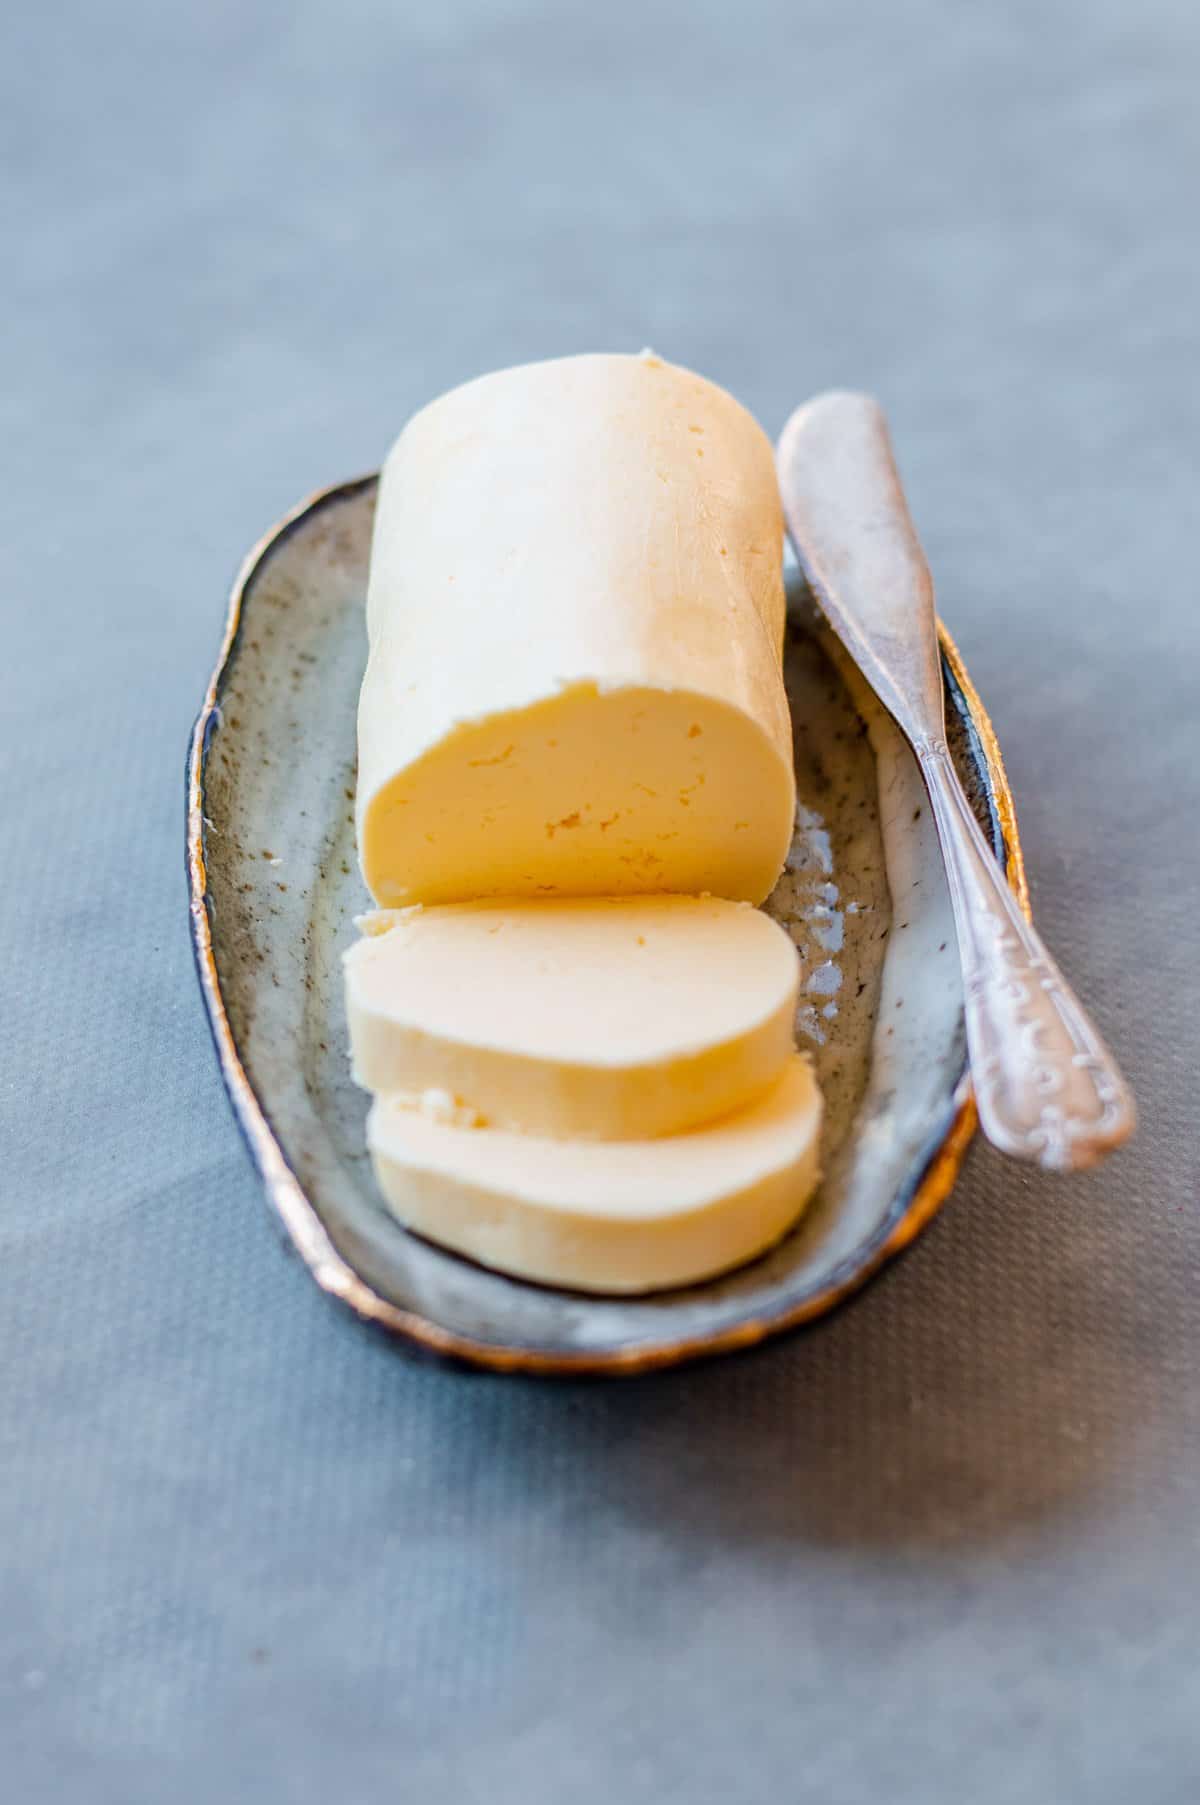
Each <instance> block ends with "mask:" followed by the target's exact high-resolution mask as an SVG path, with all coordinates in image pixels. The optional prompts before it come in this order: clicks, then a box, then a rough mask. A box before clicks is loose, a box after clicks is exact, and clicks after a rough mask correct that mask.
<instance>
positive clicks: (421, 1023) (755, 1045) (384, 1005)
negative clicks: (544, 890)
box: [345, 896, 799, 1141]
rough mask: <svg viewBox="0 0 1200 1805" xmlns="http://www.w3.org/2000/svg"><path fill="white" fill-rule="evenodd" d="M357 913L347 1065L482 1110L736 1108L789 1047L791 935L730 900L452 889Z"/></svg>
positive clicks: (524, 1123)
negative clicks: (441, 896) (446, 895)
mask: <svg viewBox="0 0 1200 1805" xmlns="http://www.w3.org/2000/svg"><path fill="white" fill-rule="evenodd" d="M364 925H365V926H366V928H367V932H366V933H365V934H364V937H363V938H362V939H361V940H360V941H358V942H357V944H356V945H355V946H353V947H351V949H350V951H349V952H348V954H347V955H346V960H345V978H346V1008H347V1015H348V1019H349V1023H350V1046H351V1054H352V1058H353V1061H354V1069H355V1076H356V1077H357V1078H358V1080H359V1082H360V1083H361V1084H364V1085H365V1086H366V1087H367V1088H368V1089H370V1090H374V1091H383V1092H402V1093H405V1094H407V1095H408V1096H409V1097H419V1096H420V1095H421V1094H423V1093H429V1092H431V1091H432V1092H433V1093H435V1094H437V1095H440V1096H442V1097H445V1098H447V1099H450V1100H451V1102H452V1106H453V1107H454V1108H457V1109H465V1110H466V1112H467V1114H468V1117H469V1118H471V1119H481V1120H482V1121H483V1122H485V1123H486V1124H488V1125H489V1126H491V1127H497V1128H505V1129H513V1130H519V1131H522V1132H524V1133H527V1134H536V1135H546V1136H552V1137H557V1138H569V1137H572V1136H576V1137H579V1138H582V1139H588V1140H606V1141H621V1140H645V1139H650V1138H652V1137H655V1136H658V1135H663V1134H675V1133H678V1132H680V1131H681V1130H683V1129H687V1128H691V1127H693V1126H695V1125H696V1124H697V1123H700V1122H705V1121H708V1120H711V1119H712V1118H713V1117H716V1116H721V1115H726V1114H728V1113H729V1112H731V1111H733V1110H736V1109H738V1108H740V1107H741V1106H742V1105H744V1104H745V1103H747V1102H748V1101H749V1100H750V1099H751V1098H752V1097H754V1096H755V1095H756V1094H758V1093H759V1092H761V1091H763V1090H764V1089H765V1088H766V1087H767V1086H768V1085H769V1084H771V1082H772V1081H773V1080H774V1079H775V1078H777V1077H778V1075H779V1073H780V1072H781V1070H782V1069H783V1066H784V1064H785V1063H786V1061H787V1059H788V1057H789V1056H790V1054H791V1053H792V1050H793V1021H794V1016H795V1008H796V990H797V985H798V980H799V961H798V958H797V954H796V949H795V947H794V945H793V944H792V942H791V940H790V939H789V938H788V936H787V935H786V934H785V933H784V931H783V929H782V928H780V927H778V926H777V925H776V924H775V923H774V922H773V921H771V920H769V919H768V917H767V916H765V915H762V914H760V913H759V912H758V911H757V910H755V909H752V908H750V907H749V905H747V904H740V903H731V902H726V901H721V900H718V899H716V898H703V897H687V896H655V897H624V898H612V899H604V900H596V899H579V900H573V901H562V902H520V901H511V902H503V903H461V904H446V905H442V906H440V907H433V908H417V909H408V910H403V911H399V912H397V913H395V914H382V915H378V916H375V917H373V918H370V919H369V920H368V921H367V922H366V923H365V924H364ZM443 1113H444V1112H443Z"/></svg>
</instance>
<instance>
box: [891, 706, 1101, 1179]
mask: <svg viewBox="0 0 1200 1805" xmlns="http://www.w3.org/2000/svg"><path fill="white" fill-rule="evenodd" d="M916 753H917V757H918V759H919V760H920V764H921V771H922V774H923V776H924V778H925V784H926V787H927V789H928V791H929V797H930V801H931V802H932V804H933V811H934V815H935V818H936V820H937V825H938V832H939V835H940V837H941V842H942V851H943V853H944V855H945V861H946V875H947V877H948V879H949V882H950V896H951V900H952V902H953V905H954V917H955V923H956V925H957V928H958V946H959V954H960V957H961V960H962V972H963V990H964V996H965V1008H966V1021H967V1045H968V1048H969V1050H970V1055H971V1076H972V1078H973V1080H974V1084H975V1100H976V1104H977V1106H978V1109H979V1120H980V1123H981V1125H982V1127H983V1131H984V1133H985V1134H986V1135H987V1137H988V1139H989V1141H991V1142H992V1143H993V1144H994V1145H995V1146H997V1147H999V1148H1000V1149H1001V1150H1002V1151H1003V1152H1005V1153H1010V1154H1013V1155H1014V1156H1015V1157H1016V1158H1018V1159H1028V1160H1036V1161H1037V1163H1038V1164H1039V1165H1041V1166H1044V1167H1046V1168H1047V1170H1049V1171H1054V1172H1069V1171H1073V1170H1078V1169H1080V1168H1082V1167H1085V1166H1090V1165H1093V1164H1094V1163H1095V1162H1096V1160H1098V1159H1100V1158H1102V1157H1103V1155H1104V1154H1105V1153H1107V1152H1109V1151H1110V1150H1111V1149H1112V1148H1113V1147H1115V1146H1118V1145H1119V1144H1120V1142H1121V1141H1123V1140H1125V1139H1126V1138H1127V1136H1128V1135H1129V1134H1130V1132H1131V1131H1132V1129H1133V1125H1134V1110H1133V1102H1132V1099H1131V1097H1130V1096H1129V1093H1128V1091H1127V1090H1126V1088H1125V1084H1124V1082H1123V1080H1122V1078H1121V1076H1120V1073H1119V1072H1118V1071H1117V1068H1116V1065H1115V1063H1114V1061H1113V1058H1112V1055H1111V1054H1110V1053H1109V1051H1108V1048H1107V1047H1106V1046H1105V1045H1104V1042H1103V1041H1102V1040H1101V1038H1100V1036H1099V1034H1098V1033H1097V1031H1096V1028H1095V1027H1094V1025H1093V1023H1092V1022H1091V1020H1090V1019H1089V1017H1088V1015H1087V1013H1086V1011H1085V1010H1084V1009H1083V1006H1082V1005H1081V1004H1080V1002H1079V1000H1078V998H1077V997H1076V996H1075V994H1074V992H1073V991H1072V989H1071V987H1070V985H1069V984H1068V983H1067V981H1066V979H1065V978H1064V977H1063V975H1062V973H1061V972H1060V971H1059V969H1058V967H1057V965H1055V963H1054V961H1053V959H1052V958H1051V957H1050V954H1049V953H1048V952H1047V950H1046V948H1045V946H1044V945H1043V943H1042V940H1041V938H1040V936H1039V935H1038V934H1037V933H1036V932H1035V931H1034V929H1033V928H1032V927H1030V925H1029V923H1028V922H1027V921H1026V920H1025V917H1024V916H1023V915H1022V913H1021V911H1020V909H1019V908H1018V906H1017V902H1016V898H1015V897H1014V896H1013V893H1012V891H1011V890H1010V889H1009V888H1008V885H1007V884H1006V883H1005V881H1004V879H1003V877H1002V876H1001V874H1000V869H999V866H998V865H997V864H996V861H995V859H994V858H993V857H992V854H991V851H990V849H989V847H988V844H987V842H986V840H985V839H984V837H983V834H982V833H981V831H980V828H979V823H978V822H977V821H976V819H975V816H974V814H973V813H972V811H971V806H970V804H969V803H968V801H967V798H966V796H965V795H964V793H963V788H962V785H961V783H960V782H959V780H958V774H957V773H956V771H955V769H954V766H953V764H952V763H951V760H950V754H949V752H948V750H947V748H946V745H945V742H944V741H942V740H939V739H926V740H923V741H920V742H919V743H918V744H917V747H916Z"/></svg>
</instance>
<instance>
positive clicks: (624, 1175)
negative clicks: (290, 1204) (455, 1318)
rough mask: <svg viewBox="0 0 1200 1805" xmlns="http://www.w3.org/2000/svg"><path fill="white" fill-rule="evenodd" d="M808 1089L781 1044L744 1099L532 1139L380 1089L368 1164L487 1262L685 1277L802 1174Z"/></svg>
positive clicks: (814, 1130)
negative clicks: (677, 1116)
mask: <svg viewBox="0 0 1200 1805" xmlns="http://www.w3.org/2000/svg"><path fill="white" fill-rule="evenodd" d="M820 1122H821V1102H820V1095H819V1092H818V1090H817V1086H816V1082H815V1080H814V1079H813V1076H812V1073H811V1071H810V1070H809V1067H808V1064H807V1062H806V1061H805V1060H804V1059H803V1058H801V1057H800V1056H799V1055H793V1056H792V1058H791V1060H790V1061H789V1063H788V1064H787V1066H786V1067H785V1068H784V1071H783V1074H782V1076H781V1077H780V1078H778V1079H777V1080H776V1082H775V1083H774V1084H773V1085H772V1086H770V1087H769V1088H768V1090H767V1091H766V1092H765V1093H764V1094H763V1095H762V1096H761V1097H760V1098H759V1099H758V1100H757V1101H756V1102H754V1103H752V1104H750V1105H749V1106H748V1107H747V1108H745V1109H744V1110H740V1111H738V1112H737V1113H735V1114H734V1115H731V1116H726V1117H725V1118H723V1119H722V1120H721V1121H719V1122H715V1123H711V1124H709V1125H708V1126H707V1127H702V1128H697V1129H695V1130H693V1131H692V1132H691V1133H688V1134H679V1135H670V1136H667V1137H666V1138H664V1139H660V1140H654V1141H633V1142H620V1141H610V1142H606V1143H603V1144H600V1145H596V1144H591V1145H589V1144H586V1143H583V1142H579V1141H556V1140H544V1139H535V1138H532V1137H530V1136H527V1135H516V1134H508V1133H505V1132H503V1131H501V1130H497V1129H490V1128H463V1127H455V1126H452V1125H449V1124H446V1123H443V1122H438V1121H434V1120H431V1119H430V1118H429V1116H427V1115H425V1114H422V1113H421V1112H419V1111H416V1110H413V1109H410V1108H406V1107H404V1106H403V1105H401V1104H400V1103H398V1102H397V1101H396V1100H395V1099H389V1098H379V1099H377V1100H376V1102H375V1104H374V1105H373V1107H372V1110H371V1113H370V1116H369V1118H368V1122H367V1140H368V1144H369V1146H370V1149H371V1155H372V1160H373V1163H374V1167H375V1174H376V1177H377V1179H378V1182H379V1186H380V1189H381V1190H382V1192H383V1194H384V1197H385V1198H386V1199H387V1202H388V1204H389V1206H390V1207H391V1209H392V1211H393V1212H394V1214H395V1215H396V1216H398V1217H399V1219H400V1221H401V1222H403V1223H405V1224H406V1225H407V1226H408V1227H410V1228H413V1229H415V1230H417V1231H418V1232H419V1233H420V1234H422V1235H425V1236H427V1237H428V1238H429V1239H430V1240H433V1241H437V1242H440V1243H441V1244H442V1245H443V1246H446V1247H450V1248H453V1249H455V1250H456V1251H457V1252H459V1253H463V1254H467V1255H469V1256H470V1257H471V1258H472V1259H475V1260H479V1261H480V1262H481V1263H482V1264H484V1265H486V1266H493V1267H496V1268H498V1269H499V1270H500V1271H502V1272H508V1273H512V1274H514V1275H516V1276H518V1277H521V1278H527V1279H535V1280H538V1281H540V1282H542V1283H544V1284H552V1285H566V1286H570V1287H574V1288H577V1289H579V1290H584V1291H610V1292H639V1291H653V1290H659V1289H662V1288H663V1287H666V1286H670V1285H683V1284H688V1283H690V1282H692V1281H694V1280H697V1279H701V1278H707V1277H709V1276H711V1275H712V1274H713V1273H717V1272H724V1271H726V1270H728V1269H729V1268H731V1267H734V1266H737V1265H740V1264H741V1263H742V1262H743V1261H745V1260H748V1259H751V1258H753V1257H754V1255H756V1254H758V1253H761V1252H763V1251H764V1250H765V1249H766V1248H768V1247H770V1246H771V1245H772V1244H773V1243H774V1242H775V1241H777V1240H779V1239H780V1237H781V1236H782V1235H783V1234H784V1233H785V1232H786V1231H787V1230H788V1229H789V1228H790V1227H791V1226H792V1224H793V1223H794V1222H795V1221H796V1220H797V1218H798V1217H799V1215H800V1214H801V1212H802V1210H803V1208H804V1205H805V1204H806V1203H807V1201H808V1199H809V1197H810V1196H811V1195H812V1192H813V1190H814V1188H815V1186H816V1182H817V1175H818V1172H817V1159H818V1142H819V1137H820Z"/></svg>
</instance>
